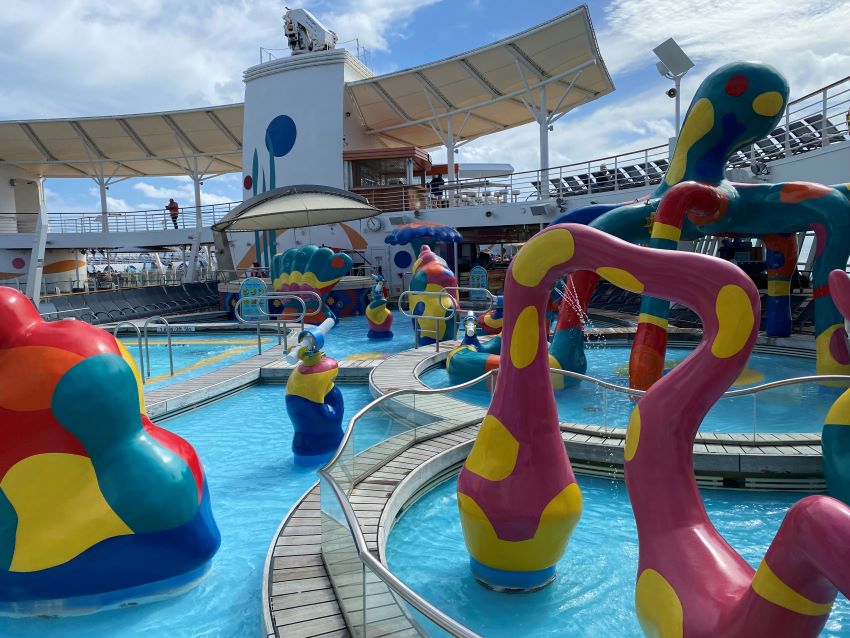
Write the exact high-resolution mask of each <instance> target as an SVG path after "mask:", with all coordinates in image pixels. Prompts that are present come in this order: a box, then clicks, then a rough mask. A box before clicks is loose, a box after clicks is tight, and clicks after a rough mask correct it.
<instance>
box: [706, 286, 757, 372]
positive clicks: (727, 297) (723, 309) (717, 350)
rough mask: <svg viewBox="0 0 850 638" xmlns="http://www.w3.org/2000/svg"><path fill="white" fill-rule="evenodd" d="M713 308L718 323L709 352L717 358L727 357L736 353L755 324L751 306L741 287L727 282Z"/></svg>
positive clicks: (748, 336)
mask: <svg viewBox="0 0 850 638" xmlns="http://www.w3.org/2000/svg"><path fill="white" fill-rule="evenodd" d="M714 310H715V312H716V313H717V324H718V325H717V336H716V337H715V338H714V342H713V343H712V344H711V354H713V355H714V356H715V357H717V358H718V359H728V358H729V357H732V356H734V355H736V354H738V353H739V352H740V351H741V348H743V347H744V345H745V344H746V343H747V340H748V339H749V338H750V332H751V331H752V329H753V325H754V324H755V317H754V316H753V306H752V304H751V303H750V298H749V297H747V293H746V292H744V289H743V288H741V287H740V286H736V285H734V284H727V285H725V286H723V287H722V288H721V289H720V292H719V293H718V294H717V301H716V302H715V305H714Z"/></svg>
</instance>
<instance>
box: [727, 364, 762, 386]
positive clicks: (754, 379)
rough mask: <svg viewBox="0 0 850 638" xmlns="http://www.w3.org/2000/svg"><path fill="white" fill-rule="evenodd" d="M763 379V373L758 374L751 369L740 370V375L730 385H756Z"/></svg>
mask: <svg viewBox="0 0 850 638" xmlns="http://www.w3.org/2000/svg"><path fill="white" fill-rule="evenodd" d="M763 379H764V373H763V372H759V371H758V370H753V369H752V368H744V369H743V370H741V374H739V375H738V378H737V379H735V381H734V382H733V383H732V385H734V386H741V385H752V384H754V383H758V382H759V381H761V380H763Z"/></svg>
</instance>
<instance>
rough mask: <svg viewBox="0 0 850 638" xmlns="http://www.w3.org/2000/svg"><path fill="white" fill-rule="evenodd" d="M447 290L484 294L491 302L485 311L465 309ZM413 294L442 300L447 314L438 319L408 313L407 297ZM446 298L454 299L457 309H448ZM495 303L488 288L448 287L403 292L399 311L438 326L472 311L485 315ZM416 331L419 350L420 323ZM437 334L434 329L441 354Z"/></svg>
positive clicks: (437, 347)
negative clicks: (438, 323)
mask: <svg viewBox="0 0 850 638" xmlns="http://www.w3.org/2000/svg"><path fill="white" fill-rule="evenodd" d="M447 290H455V291H461V290H465V291H476V292H483V293H485V294H486V295H487V296H488V297H489V300H488V301H489V304H488V305H487V307H486V308H484V309H480V308H477V309H476V308H465V309H464V308H461V307H460V299H459V298H458V297H454V296H452V295H451V294H449V293H448V292H446V291H447ZM411 294H414V295H421V296H423V297H438V298H439V299H440V307H441V308H442V309H443V310H445V311H446V313H447V314H444V315H443V316H440V317H437V316H432V315H417V314H412V313H409V312H407V311H406V310H405V309H404V300H405V297H407V296H410V295H411ZM444 297H448V298H449V299H454V300H455V301H456V302H457V308H455V307H454V306H452V307H451V308H447V307H446V306H445V305H444V304H443V298H444ZM494 303H496V297H495V296H494V295H493V293H491V292H490V291H489V290H487V289H486V288H470V287H467V286H446V287H445V288H444V289H443V290H422V291H419V290H403V291H402V293H401V294H400V295H399V297H398V309H399V311H400V312H401V314H402V316H404V317H406V318H408V319H413V320H417V319H425V320H427V321H434V322H435V324H434V325H435V326H436V322H437V321H450V320H451V319H452V318H454V317H457V316H458V313H462V312H470V311H471V312H473V313H478V314H483V313H485V312H488V311H489V310H491V309H492V308H493V304H494ZM408 305H409V302H408ZM414 330H415V332H416V334H415V335H414V344H413V345H414V348H418V347H419V335H421V334H422V331H421V329H420V328H419V324H418V323H417V324H415V325H414ZM436 332H437V329H436V328H434V344H435V347H436V351H437V352H439V351H440V340H439V339H437V333H436Z"/></svg>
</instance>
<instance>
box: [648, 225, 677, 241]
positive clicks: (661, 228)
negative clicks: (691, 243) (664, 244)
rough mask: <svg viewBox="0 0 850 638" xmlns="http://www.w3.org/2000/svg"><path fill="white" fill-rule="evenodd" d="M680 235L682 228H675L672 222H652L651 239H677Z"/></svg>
mask: <svg viewBox="0 0 850 638" xmlns="http://www.w3.org/2000/svg"><path fill="white" fill-rule="evenodd" d="M681 236H682V229H681V228H676V227H675V226H673V225H672V224H664V223H662V222H655V223H654V224H652V237H653V239H669V240H670V241H679V238H680V237H681Z"/></svg>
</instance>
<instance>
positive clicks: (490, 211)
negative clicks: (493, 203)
mask: <svg viewBox="0 0 850 638" xmlns="http://www.w3.org/2000/svg"><path fill="white" fill-rule="evenodd" d="M492 216H493V211H492V210H488V211H487V212H485V213H484V217H492Z"/></svg>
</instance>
